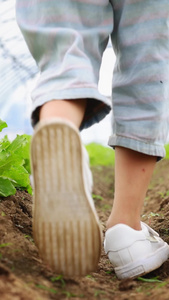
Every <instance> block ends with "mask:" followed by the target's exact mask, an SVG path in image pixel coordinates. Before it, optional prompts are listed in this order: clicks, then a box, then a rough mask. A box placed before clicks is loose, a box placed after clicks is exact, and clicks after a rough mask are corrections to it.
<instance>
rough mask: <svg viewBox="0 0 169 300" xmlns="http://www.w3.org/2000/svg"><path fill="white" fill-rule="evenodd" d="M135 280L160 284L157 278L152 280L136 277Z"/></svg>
mask: <svg viewBox="0 0 169 300" xmlns="http://www.w3.org/2000/svg"><path fill="white" fill-rule="evenodd" d="M137 279H138V280H140V281H144V282H162V281H161V280H159V279H158V277H154V278H143V277H138V278H137Z"/></svg>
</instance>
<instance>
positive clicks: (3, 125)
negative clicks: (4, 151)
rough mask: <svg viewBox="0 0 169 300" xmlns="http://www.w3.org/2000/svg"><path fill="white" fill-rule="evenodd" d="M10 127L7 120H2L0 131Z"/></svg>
mask: <svg viewBox="0 0 169 300" xmlns="http://www.w3.org/2000/svg"><path fill="white" fill-rule="evenodd" d="M6 127H8V125H7V124H6V122H4V121H2V120H0V132H1V131H2V129H4V128H6Z"/></svg>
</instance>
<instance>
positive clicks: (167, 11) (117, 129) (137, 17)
mask: <svg viewBox="0 0 169 300" xmlns="http://www.w3.org/2000/svg"><path fill="white" fill-rule="evenodd" d="M111 2H112V6H113V10H114V31H113V34H112V43H113V47H114V50H115V53H116V55H117V60H116V65H115V68H114V77H113V113H114V118H113V134H112V136H111V137H110V140H109V145H111V146H113V147H115V146H122V147H127V148H130V149H133V150H136V151H139V152H142V153H145V154H148V155H153V156H157V157H159V158H160V157H163V156H164V155H165V150H164V143H165V142H166V138H167V135H168V132H169V122H168V121H169V1H168V0H163V1H154V0H112V1H111Z"/></svg>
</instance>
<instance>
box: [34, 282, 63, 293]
mask: <svg viewBox="0 0 169 300" xmlns="http://www.w3.org/2000/svg"><path fill="white" fill-rule="evenodd" d="M36 287H37V288H39V289H41V290H45V291H48V292H50V293H52V294H58V291H56V290H55V289H51V288H49V287H47V286H45V285H42V284H36Z"/></svg>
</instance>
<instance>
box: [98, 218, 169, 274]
mask: <svg viewBox="0 0 169 300" xmlns="http://www.w3.org/2000/svg"><path fill="white" fill-rule="evenodd" d="M141 227H142V230H140V231H137V230H134V229H132V228H131V227H129V226H127V225H124V224H118V225H116V226H113V227H112V228H110V229H108V230H107V232H106V235H105V241H104V249H105V252H106V253H107V254H108V257H109V259H110V261H111V263H112V265H113V267H114V268H115V272H116V274H117V276H118V277H119V278H127V277H134V276H137V275H139V274H137V273H139V271H138V270H136V273H135V272H130V271H131V270H133V268H134V269H137V268H138V267H140V266H143V268H140V270H141V269H142V271H141V272H140V273H143V274H145V273H148V272H150V271H152V270H154V269H156V268H157V267H159V266H160V265H161V264H162V263H163V262H164V261H165V260H167V258H168V256H169V246H168V245H167V243H165V242H164V241H163V240H162V239H161V238H160V237H159V235H158V233H157V232H155V231H154V230H153V229H152V228H150V227H149V226H148V225H147V224H145V223H143V222H142V223H141ZM152 257H153V260H154V262H152V263H151V267H150V270H147V269H146V266H144V265H146V264H148V260H149V261H150V260H152ZM156 261H158V262H156ZM157 265H158V266H157ZM124 269H125V274H123V271H124ZM118 270H120V274H119V272H118Z"/></svg>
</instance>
